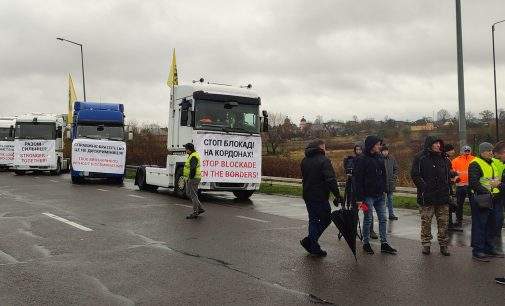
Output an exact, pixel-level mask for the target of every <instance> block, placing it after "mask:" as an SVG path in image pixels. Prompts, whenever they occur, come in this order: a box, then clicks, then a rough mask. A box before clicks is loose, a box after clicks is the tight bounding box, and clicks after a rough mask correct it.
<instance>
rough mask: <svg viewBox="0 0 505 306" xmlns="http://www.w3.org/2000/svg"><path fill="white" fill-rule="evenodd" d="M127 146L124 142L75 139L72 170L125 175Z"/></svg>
mask: <svg viewBox="0 0 505 306" xmlns="http://www.w3.org/2000/svg"><path fill="white" fill-rule="evenodd" d="M125 162H126V144H125V143H124V142H122V141H111V140H110V141H109V140H95V139H74V141H73V142H72V169H73V170H75V171H84V172H97V173H113V174H123V173H124V170H125Z"/></svg>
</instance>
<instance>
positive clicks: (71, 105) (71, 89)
mask: <svg viewBox="0 0 505 306" xmlns="http://www.w3.org/2000/svg"><path fill="white" fill-rule="evenodd" d="M75 101H77V96H76V94H75V89H74V81H73V80H72V76H71V75H70V74H68V115H67V124H72V122H73V118H74V102H75Z"/></svg>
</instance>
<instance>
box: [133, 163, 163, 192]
mask: <svg viewBox="0 0 505 306" xmlns="http://www.w3.org/2000/svg"><path fill="white" fill-rule="evenodd" d="M135 181H136V183H137V185H138V186H139V189H140V190H142V191H150V192H155V191H156V190H158V186H154V185H149V184H147V183H146V169H144V168H138V170H137V173H136V174H135Z"/></svg>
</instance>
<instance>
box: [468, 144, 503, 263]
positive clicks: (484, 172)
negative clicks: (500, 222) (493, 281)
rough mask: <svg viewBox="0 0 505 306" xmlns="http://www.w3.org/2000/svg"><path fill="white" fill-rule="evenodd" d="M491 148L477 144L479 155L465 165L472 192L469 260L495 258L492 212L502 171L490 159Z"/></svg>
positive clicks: (496, 255)
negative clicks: (471, 257) (470, 255)
mask: <svg viewBox="0 0 505 306" xmlns="http://www.w3.org/2000/svg"><path fill="white" fill-rule="evenodd" d="M493 149H494V148H493V145H492V144H490V143H488V142H483V143H481V144H480V145H479V156H478V157H476V158H475V159H474V160H473V161H472V162H471V163H470V166H469V169H468V173H469V185H470V188H471V189H472V192H473V195H474V196H473V197H472V198H471V202H470V206H471V208H472V248H473V251H472V255H473V259H474V260H477V261H482V262H488V261H489V258H490V257H499V256H500V255H501V254H499V253H497V252H496V250H495V245H494V242H493V239H494V236H495V233H494V223H495V220H496V216H495V214H496V211H495V210H494V209H493V207H495V206H497V205H501V204H502V203H501V199H500V197H499V193H500V189H499V188H498V187H499V186H500V181H501V177H502V172H503V168H502V167H501V166H500V165H499V163H498V160H494V159H493Z"/></svg>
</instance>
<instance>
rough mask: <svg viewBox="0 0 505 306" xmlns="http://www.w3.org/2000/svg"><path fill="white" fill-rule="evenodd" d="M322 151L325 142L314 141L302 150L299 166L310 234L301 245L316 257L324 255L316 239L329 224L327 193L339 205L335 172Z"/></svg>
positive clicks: (339, 197) (323, 150) (329, 210)
mask: <svg viewBox="0 0 505 306" xmlns="http://www.w3.org/2000/svg"><path fill="white" fill-rule="evenodd" d="M325 152H326V145H325V143H324V141H322V140H314V141H312V142H311V143H309V145H308V146H307V148H306V149H305V158H304V159H303V160H302V163H301V170H302V182H303V199H304V201H305V205H306V206H307V212H308V214H309V235H308V236H307V237H305V238H303V239H302V240H301V241H300V244H301V245H302V246H303V247H304V248H305V250H306V251H307V252H309V253H311V254H313V255H316V256H326V251H324V250H322V249H321V246H320V245H319V243H318V240H319V237H321V235H322V234H323V232H324V230H325V229H326V228H327V227H328V225H330V223H331V219H330V214H331V207H330V202H329V197H330V193H333V195H334V196H335V200H334V202H333V203H334V204H335V205H338V204H339V203H342V197H341V196H340V192H339V190H338V183H337V178H336V176H335V171H334V170H333V166H332V165H331V161H330V160H329V159H328V158H327V157H326V155H325Z"/></svg>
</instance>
